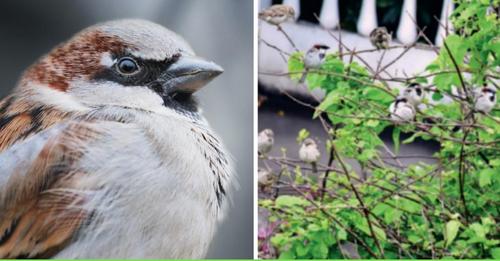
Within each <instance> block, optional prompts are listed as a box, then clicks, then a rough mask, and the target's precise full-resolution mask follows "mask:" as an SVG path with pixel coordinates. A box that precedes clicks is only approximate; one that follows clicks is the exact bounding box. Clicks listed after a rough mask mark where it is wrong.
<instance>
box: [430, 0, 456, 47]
mask: <svg viewBox="0 0 500 261" xmlns="http://www.w3.org/2000/svg"><path fill="white" fill-rule="evenodd" d="M452 12H453V1H452V0H444V1H443V8H442V11H441V18H440V19H439V22H440V24H438V26H439V28H438V30H437V34H436V39H435V40H434V45H436V46H442V45H443V37H445V34H446V29H445V28H444V27H443V26H445V27H446V26H447V27H448V29H449V30H452V29H453V27H452V24H451V21H450V14H451V13H452ZM436 23H437V22H436Z"/></svg>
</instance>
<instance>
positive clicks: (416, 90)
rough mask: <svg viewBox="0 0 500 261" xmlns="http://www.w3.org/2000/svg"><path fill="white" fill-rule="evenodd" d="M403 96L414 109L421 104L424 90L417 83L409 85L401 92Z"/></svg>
mask: <svg viewBox="0 0 500 261" xmlns="http://www.w3.org/2000/svg"><path fill="white" fill-rule="evenodd" d="M403 96H404V97H406V98H407V99H408V102H409V103H410V104H411V105H413V106H414V107H415V108H416V107H417V106H418V105H419V104H420V103H422V99H423V98H424V89H423V88H422V86H421V85H420V84H418V83H411V84H410V85H408V86H407V87H406V88H405V89H404V90H403Z"/></svg>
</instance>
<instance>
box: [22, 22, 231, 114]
mask: <svg viewBox="0 0 500 261" xmlns="http://www.w3.org/2000/svg"><path fill="white" fill-rule="evenodd" d="M222 72H223V69H222V68H221V67H220V66H218V65H216V64H215V63H213V62H209V61H206V60H204V59H201V58H199V57H197V56H195V54H194V52H193V50H192V49H191V47H190V46H189V44H188V43H187V42H186V41H185V40H184V39H183V38H182V37H180V36H179V35H177V34H176V33H174V32H172V31H170V30H168V29H166V28H164V27H162V26H160V25H158V24H155V23H152V22H148V21H144V20H117V21H111V22H106V23H102V24H98V25H95V26H92V27H89V28H87V29H84V30H83V31H81V32H80V33H78V34H76V35H75V36H74V37H73V38H71V39H70V40H69V41H68V42H66V43H63V44H61V45H60V46H58V47H56V48H55V49H53V50H52V51H51V52H50V53H49V54H48V55H46V56H44V57H42V58H41V59H40V60H39V61H38V62H37V63H35V64H34V65H33V66H31V67H30V68H29V69H28V70H27V71H26V73H25V75H24V77H23V79H22V81H21V86H20V87H21V88H31V89H43V90H50V93H52V94H54V93H57V94H64V95H63V96H60V97H65V98H68V99H69V100H71V101H72V102H75V103H79V104H81V105H84V106H87V107H90V108H95V107H100V106H120V107H124V108H133V109H142V110H152V111H155V110H157V109H158V108H163V107H166V108H171V109H174V110H176V111H182V112H190V113H196V112H197V105H196V102H195V100H194V99H193V97H192V94H193V93H194V92H196V91H197V90H199V89H200V88H201V87H203V86H204V85H205V84H207V83H208V82H209V81H210V80H212V79H213V78H215V77H216V76H217V75H219V74H221V73H222ZM35 91H36V90H35Z"/></svg>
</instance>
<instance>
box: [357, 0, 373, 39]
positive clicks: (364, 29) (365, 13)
mask: <svg viewBox="0 0 500 261" xmlns="http://www.w3.org/2000/svg"><path fill="white" fill-rule="evenodd" d="M356 27H357V29H358V33H359V34H361V35H364V36H368V35H370V33H371V32H372V31H373V29H375V28H376V27H377V7H376V2H375V0H363V3H361V11H360V12H359V19H358V24H357V26H356Z"/></svg>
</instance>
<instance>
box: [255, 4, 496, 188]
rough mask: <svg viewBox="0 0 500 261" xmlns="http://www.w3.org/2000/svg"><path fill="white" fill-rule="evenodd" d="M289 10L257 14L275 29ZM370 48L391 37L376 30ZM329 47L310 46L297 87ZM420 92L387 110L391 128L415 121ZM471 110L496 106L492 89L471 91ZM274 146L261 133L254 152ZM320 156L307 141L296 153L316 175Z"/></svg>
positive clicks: (265, 181) (406, 94) (266, 178)
mask: <svg viewBox="0 0 500 261" xmlns="http://www.w3.org/2000/svg"><path fill="white" fill-rule="evenodd" d="M294 14H295V12H294V10H293V7H291V6H287V5H273V6H271V7H269V8H267V9H265V10H263V11H262V12H260V13H259V18H260V19H261V20H264V21H266V22H268V23H270V24H273V25H276V26H279V25H280V24H281V23H284V22H287V21H290V20H291V19H292V18H293V17H294ZM369 38H370V42H371V43H372V45H373V46H374V47H375V48H377V49H378V50H380V49H387V48H389V46H390V42H391V41H392V35H391V34H390V33H389V32H388V30H387V28H386V27H377V28H375V29H373V31H372V32H371V33H370V35H369ZM328 49H329V47H328V46H327V45H324V44H315V45H313V46H312V47H311V48H310V49H309V50H307V52H306V53H305V55H304V61H303V62H304V72H303V74H302V77H301V78H300V80H299V83H304V82H305V79H306V77H307V74H308V72H309V71H310V70H313V69H319V68H320V67H321V66H322V65H323V64H324V62H325V58H326V52H327V51H328ZM425 94H426V92H425V90H424V88H423V87H422V86H421V85H420V84H418V83H410V84H409V85H407V86H406V87H405V88H404V89H403V90H402V91H401V92H400V95H398V96H397V97H396V99H395V101H394V102H393V103H391V104H390V106H389V118H390V119H391V121H392V122H393V123H394V124H404V123H408V122H411V121H413V120H415V116H416V113H417V110H418V107H419V105H421V104H422V102H423V100H424V97H425ZM472 100H473V102H474V103H473V108H474V110H475V111H476V112H481V113H489V112H490V111H491V110H492V109H493V108H494V107H495V104H496V100H497V98H496V89H495V88H493V87H488V86H485V87H482V88H475V89H474V90H473V97H472ZM273 143H274V133H273V131H272V130H270V129H265V130H263V131H261V132H260V133H259V135H258V152H259V155H261V156H264V157H265V156H267V154H268V153H269V152H270V151H271V149H272V146H273ZM320 157H321V154H320V152H319V150H318V147H317V144H316V142H315V141H314V140H313V139H310V138H307V139H305V140H304V141H303V142H302V145H301V147H300V150H299V158H300V160H302V161H303V162H305V163H309V164H311V165H312V168H313V171H314V172H316V171H317V167H316V163H317V161H318V160H319V159H320ZM258 176H259V177H258V180H259V185H260V186H262V187H266V186H269V185H270V184H272V183H273V182H274V179H273V178H272V176H273V174H272V172H270V171H267V170H264V169H261V170H259V173H258Z"/></svg>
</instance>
